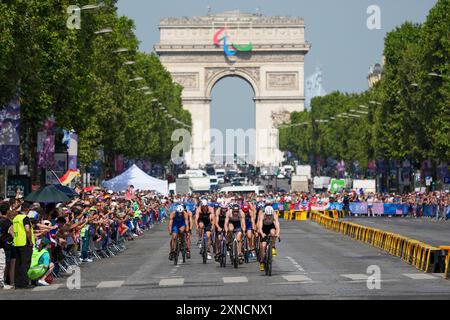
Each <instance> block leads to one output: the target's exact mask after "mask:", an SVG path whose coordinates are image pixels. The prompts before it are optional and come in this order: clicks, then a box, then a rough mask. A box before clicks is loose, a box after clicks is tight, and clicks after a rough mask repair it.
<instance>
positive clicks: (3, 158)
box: [0, 93, 20, 166]
mask: <svg viewBox="0 0 450 320" xmlns="http://www.w3.org/2000/svg"><path fill="white" fill-rule="evenodd" d="M19 129H20V95H19V93H17V94H16V96H15V97H14V98H13V100H12V101H11V102H10V103H9V104H8V105H7V106H6V107H5V108H2V110H0V165H2V166H14V165H17V164H19V147H20V136H19V133H20V131H19Z"/></svg>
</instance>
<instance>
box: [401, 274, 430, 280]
mask: <svg viewBox="0 0 450 320" xmlns="http://www.w3.org/2000/svg"><path fill="white" fill-rule="evenodd" d="M403 275H404V276H405V277H408V278H410V279H414V280H435V279H438V278H437V277H435V276H432V275H431V274H426V273H404V274H403Z"/></svg>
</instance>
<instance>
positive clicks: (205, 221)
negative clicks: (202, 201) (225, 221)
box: [199, 209, 211, 231]
mask: <svg viewBox="0 0 450 320" xmlns="http://www.w3.org/2000/svg"><path fill="white" fill-rule="evenodd" d="M210 215H211V213H210V212H209V209H208V212H206V213H204V212H203V211H202V210H201V209H200V216H199V220H200V221H201V222H203V225H204V226H205V230H206V231H211V219H210V218H209V216H210Z"/></svg>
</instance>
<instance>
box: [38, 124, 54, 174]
mask: <svg viewBox="0 0 450 320" xmlns="http://www.w3.org/2000/svg"><path fill="white" fill-rule="evenodd" d="M38 168H40V169H54V168H55V121H54V120H53V119H47V120H45V121H44V130H43V131H41V132H39V134H38Z"/></svg>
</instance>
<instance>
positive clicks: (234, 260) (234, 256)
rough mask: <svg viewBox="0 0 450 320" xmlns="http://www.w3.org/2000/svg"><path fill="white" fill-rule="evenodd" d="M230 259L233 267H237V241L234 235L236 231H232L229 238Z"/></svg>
mask: <svg viewBox="0 0 450 320" xmlns="http://www.w3.org/2000/svg"><path fill="white" fill-rule="evenodd" d="M230 260H231V263H232V264H233V266H234V268H235V269H237V267H238V265H239V253H238V241H237V237H236V232H233V236H232V239H231V250H230Z"/></svg>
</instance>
